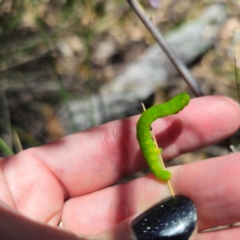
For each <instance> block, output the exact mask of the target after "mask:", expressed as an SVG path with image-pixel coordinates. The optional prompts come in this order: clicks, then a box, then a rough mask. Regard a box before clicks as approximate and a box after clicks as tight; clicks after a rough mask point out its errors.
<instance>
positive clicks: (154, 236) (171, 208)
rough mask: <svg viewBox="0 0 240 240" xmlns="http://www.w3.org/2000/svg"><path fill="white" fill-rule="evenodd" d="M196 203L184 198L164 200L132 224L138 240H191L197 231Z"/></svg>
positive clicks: (177, 197)
mask: <svg viewBox="0 0 240 240" xmlns="http://www.w3.org/2000/svg"><path fill="white" fill-rule="evenodd" d="M196 222H197V211H196V207H195V205H194V203H193V202H192V201H191V200H190V199H188V198H186V197H183V196H175V197H169V198H166V199H164V200H163V201H161V202H159V203H157V204H155V205H154V206H152V207H151V208H149V209H148V210H146V211H145V212H143V213H141V214H140V215H139V216H137V217H136V218H135V219H134V220H133V221H132V223H131V226H132V230H133V232H134V234H135V236H136V238H137V239H138V240H189V239H190V237H191V236H192V234H193V232H196V231H194V230H195V229H196Z"/></svg>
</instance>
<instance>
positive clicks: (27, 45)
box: [0, 0, 240, 161]
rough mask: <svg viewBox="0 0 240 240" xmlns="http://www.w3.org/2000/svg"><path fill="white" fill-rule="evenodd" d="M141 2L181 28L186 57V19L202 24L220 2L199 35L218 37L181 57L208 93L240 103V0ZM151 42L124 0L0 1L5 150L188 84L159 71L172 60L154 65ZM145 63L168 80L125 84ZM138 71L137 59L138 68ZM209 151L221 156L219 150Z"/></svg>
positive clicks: (120, 113)
mask: <svg viewBox="0 0 240 240" xmlns="http://www.w3.org/2000/svg"><path fill="white" fill-rule="evenodd" d="M140 3H141V6H142V8H143V9H144V11H145V13H146V15H147V16H148V17H150V18H151V20H152V21H153V22H154V23H155V24H156V25H157V26H158V28H159V29H160V30H161V32H162V34H163V35H164V36H168V37H167V39H168V38H169V41H170V42H171V39H172V37H173V35H174V34H175V35H174V36H175V37H176V36H179V39H180V40H179V42H178V43H177V48H176V49H177V50H178V49H183V50H181V51H182V52H181V51H180V52H181V54H182V55H181V54H180V59H183V58H184V57H186V54H184V53H185V50H184V47H185V48H186V47H187V48H188V46H183V45H184V41H185V40H184V39H183V38H184V35H182V31H183V29H185V28H186V26H189V25H188V24H189V23H194V24H196V26H199V22H201V24H203V23H202V22H203V21H204V18H205V17H203V14H204V12H205V11H206V10H207V9H210V8H211V6H212V5H213V4H214V5H217V6H220V10H219V11H222V12H220V14H217V15H220V16H218V19H216V20H215V19H213V20H211V21H212V22H210V24H213V25H214V24H215V25H214V29H212V28H208V29H204V32H203V33H202V32H201V33H199V30H198V28H197V27H193V29H196V31H197V32H198V34H200V35H201V36H202V39H205V37H206V36H208V34H210V35H211V42H209V41H208V43H207V44H206V46H205V45H204V47H203V48H202V49H201V51H199V52H198V53H196V54H195V55H194V54H193V55H194V56H193V57H189V59H188V60H186V61H185V62H184V61H183V62H184V63H186V65H187V66H188V67H189V69H190V71H191V72H192V74H193V76H194V77H195V79H196V81H197V82H198V84H199V86H200V87H201V89H202V91H203V92H204V93H205V94H207V95H209V94H220V95H225V96H228V97H231V98H233V99H235V100H236V101H238V98H237V96H238V92H237V87H236V78H235V72H234V69H235V65H234V60H233V59H234V57H235V59H236V65H237V67H240V15H239V12H240V11H239V10H240V1H238V0H231V1H230V0H228V1H207V0H149V1H147V0H144V1H140ZM210 15H211V14H210ZM213 15H214V14H213ZM204 16H205V15H204ZM219 17H221V19H220V20H219ZM216 23H217V29H216ZM204 24H205V23H204ZM208 24H209V23H208ZM194 26H195V25H194ZM180 32H181V33H180ZM169 33H171V34H169ZM213 33H214V34H213ZM185 37H186V39H187V38H188V35H186V36H185ZM173 42H175V43H176V41H175V40H173ZM154 44H155V40H154V39H153V38H152V37H151V35H150V33H149V32H148V31H147V30H146V29H145V27H144V26H143V25H142V23H141V22H140V21H139V20H138V19H137V17H136V15H135V14H134V12H133V11H132V9H131V8H130V7H129V6H128V4H127V3H126V1H124V0H92V1H91V0H90V1H89V0H81V1H78V0H57V1H56V0H2V1H1V0H0V90H1V91H0V98H1V99H0V107H1V111H0V123H1V124H0V137H1V144H2V149H1V155H2V156H4V155H8V154H10V152H9V151H8V150H7V148H6V145H7V146H8V147H9V148H10V149H12V150H13V151H14V152H15V153H16V152H19V151H21V148H23V149H26V148H29V147H33V146H39V145H42V144H46V143H49V142H52V141H54V140H56V139H59V138H61V137H63V136H65V135H68V134H71V133H74V132H78V131H82V130H85V129H87V128H90V127H93V126H95V125H99V124H102V123H104V122H108V121H111V120H114V119H119V118H123V117H128V116H131V115H135V114H137V113H140V112H141V111H142V110H141V106H140V102H141V101H143V102H145V103H146V105H147V106H150V105H152V104H156V103H160V102H163V101H165V100H166V99H168V98H170V97H172V96H173V95H175V94H176V93H178V92H181V91H187V92H189V89H188V87H187V86H186V84H185V83H184V82H183V81H182V79H181V78H180V77H179V76H178V74H176V73H174V74H173V73H171V74H169V71H170V72H171V71H172V70H169V71H168V70H167V71H168V73H167V74H166V75H164V74H163V75H164V77H163V75H161V74H159V73H158V75H157V76H155V75H156V74H155V75H154V73H156V71H155V69H156V68H158V69H161V66H160V65H161V64H163V66H165V65H164V64H165V63H161V62H160V61H159V63H158V60H156V61H152V62H153V64H152V63H151V64H148V62H147V61H148V60H146V59H148V57H149V56H150V57H149V58H151V56H152V55H151V54H154V52H156V51H154V48H152V46H153V45H154ZM193 44H194V42H193ZM198 47H199V46H198V45H195V47H193V49H194V48H195V49H197V48H198ZM184 55H185V56H184ZM190 55H191V54H189V56H190ZM191 56H192V55H191ZM143 62H144V63H145V64H148V71H147V73H149V74H150V75H151V74H152V73H153V75H151V77H150V78H152V82H153V79H154V78H156V79H157V78H158V77H159V78H160V80H161V84H159V85H158V84H155V85H153V87H151V88H150V89H148V91H146V89H144V91H143V89H138V88H137V87H138V86H136V85H138V84H136V83H132V82H129V81H130V80H129V81H126V82H127V84H125V87H123V86H122V83H123V82H124V81H123V80H121V77H122V79H123V78H124V80H126V79H127V78H125V77H124V76H125V74H127V75H128V76H131V75H130V73H129V72H131V74H132V72H133V71H132V69H133V66H138V64H143ZM158 64H159V66H158ZM155 65H156V66H155ZM130 66H131V67H130ZM149 66H150V67H149ZM151 68H152V70H151ZM141 71H144V70H142V68H141V65H140V67H138V74H141ZM134 74H135V73H134ZM160 75H161V76H160ZM119 76H121V77H119ZM136 76H137V77H138V76H139V75H136ZM147 76H148V75H147ZM137 77H136V78H137ZM129 78H132V77H129ZM133 78H134V77H133ZM145 79H146V78H145ZM115 81H116V82H118V83H117V84H115V85H114V82H115ZM139 81H140V79H139ZM148 81H150V80H149V79H148ZM148 81H147V79H146V82H145V85H146V88H147V86H148V85H149V82H148ZM154 81H155V80H154ZM156 81H157V80H156ZM119 82H121V84H120V83H119ZM126 85H127V86H126ZM130 85H131V87H129V86H130ZM113 86H114V87H113ZM113 89H114V90H113ZM134 89H135V91H134ZM136 89H138V90H136ZM192 96H193V95H192ZM110 104H111V105H112V106H113V109H112V110H111V109H110V107H109V105H110ZM110 110H111V111H113V113H112V112H111V113H109V112H108V111H110ZM238 137H239V135H238ZM210 152H211V154H213V155H214V153H213V152H214V149H211V150H210ZM216 152H218V153H219V149H218V148H217V149H216ZM203 155H204V156H206V155H208V154H207V153H206V151H205V152H204V153H203V152H201V153H200V155H198V157H199V158H203V157H204V156H203ZM185 160H186V159H185ZM186 161H188V160H186Z"/></svg>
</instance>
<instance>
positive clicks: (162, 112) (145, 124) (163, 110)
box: [137, 93, 190, 182]
mask: <svg viewBox="0 0 240 240" xmlns="http://www.w3.org/2000/svg"><path fill="white" fill-rule="evenodd" d="M189 101H190V96H189V95H188V94H187V93H180V94H178V95H176V96H175V97H173V98H172V99H170V100H169V101H168V102H165V103H163V104H159V105H156V106H152V107H150V108H149V109H147V110H146V111H145V112H143V113H142V115H141V117H140V118H139V120H138V123H137V139H138V142H139V145H140V148H141V150H142V152H143V156H144V157H145V159H146V161H147V164H148V166H149V168H150V170H151V171H152V172H153V174H154V175H155V176H156V177H157V178H158V179H161V180H163V181H165V182H166V181H168V180H169V179H170V178H171V173H170V172H169V171H167V170H165V169H164V168H163V166H162V164H161V162H160V159H159V154H160V153H161V152H162V149H161V148H160V149H159V148H157V147H156V146H155V144H154V142H153V140H152V137H151V133H150V128H151V124H152V123H153V122H154V121H155V120H156V119H157V118H162V117H165V116H169V115H173V114H176V113H178V112H179V111H181V110H182V109H183V108H184V107H185V106H187V105H188V103H189Z"/></svg>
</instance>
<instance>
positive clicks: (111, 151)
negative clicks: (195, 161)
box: [18, 96, 240, 197]
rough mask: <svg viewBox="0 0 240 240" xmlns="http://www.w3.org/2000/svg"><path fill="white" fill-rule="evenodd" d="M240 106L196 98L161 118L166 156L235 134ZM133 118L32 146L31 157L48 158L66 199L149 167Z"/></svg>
mask: <svg viewBox="0 0 240 240" xmlns="http://www.w3.org/2000/svg"><path fill="white" fill-rule="evenodd" d="M239 115H240V113H239V108H238V107H237V105H236V104H235V103H234V102H233V101H232V100H230V99H228V98H225V97H217V96H213V97H204V98H200V99H193V100H192V101H191V103H190V104H189V106H187V107H186V108H185V109H184V111H182V112H180V113H179V114H177V115H175V116H170V117H167V118H163V119H159V120H158V122H157V123H156V124H155V126H154V132H155V133H156V135H157V138H158V140H159V142H160V146H161V147H162V146H163V148H164V153H163V155H164V157H165V159H167V158H170V157H174V156H176V155H178V154H180V153H183V152H186V151H190V150H194V149H197V148H200V147H203V146H206V145H209V144H212V143H215V142H217V141H220V140H221V139H224V138H225V137H227V136H229V135H231V134H232V133H233V132H234V131H235V130H236V129H237V128H238V127H239ZM137 119H138V117H132V118H128V119H125V120H121V121H114V122H111V123H109V124H105V125H102V126H99V127H96V128H94V129H90V130H88V131H85V132H82V133H77V134H74V135H71V136H69V137H65V138H62V139H60V140H59V141H56V142H54V143H52V144H49V145H46V146H42V147H39V148H34V149H30V150H28V151H25V152H23V153H22V154H20V155H19V156H18V159H19V160H20V161H21V159H22V158H24V159H26V158H27V156H28V155H30V156H31V158H34V159H37V160H40V161H42V162H43V163H44V164H45V166H47V167H48V168H49V170H50V171H51V173H53V174H54V176H56V177H57V179H58V181H59V182H60V183H61V184H62V186H63V188H64V189H65V193H66V197H73V196H77V195H81V194H86V193H89V192H92V191H96V190H98V189H101V188H104V187H106V186H109V185H111V184H114V183H115V182H116V181H118V180H119V179H121V178H122V177H124V176H126V175H129V174H132V173H134V172H137V171H139V170H141V169H144V168H145V167H146V163H145V161H144V159H143V157H142V154H141V153H140V151H139V146H138V143H137V140H136V121H137Z"/></svg>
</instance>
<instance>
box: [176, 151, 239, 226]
mask: <svg viewBox="0 0 240 240" xmlns="http://www.w3.org/2000/svg"><path fill="white" fill-rule="evenodd" d="M239 158H240V153H235V154H230V155H227V156H224V157H218V158H214V159H211V160H207V161H201V162H199V163H197V164H187V165H184V166H181V167H179V168H177V169H174V171H173V174H174V178H173V180H172V183H173V186H174V188H175V189H176V191H177V193H179V194H182V195H184V196H187V197H189V198H190V199H192V200H193V202H194V203H195V204H196V206H197V209H198V217H199V229H200V230H203V229H207V228H212V227H215V226H221V225H227V224H231V223H235V222H239V221H240V208H239V207H238V202H239V201H240V191H239V183H240V174H239V171H240V170H239V169H240V161H239Z"/></svg>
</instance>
